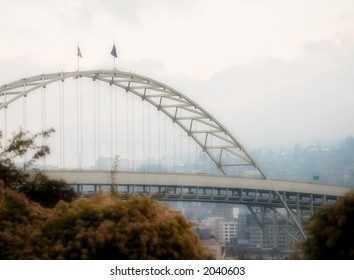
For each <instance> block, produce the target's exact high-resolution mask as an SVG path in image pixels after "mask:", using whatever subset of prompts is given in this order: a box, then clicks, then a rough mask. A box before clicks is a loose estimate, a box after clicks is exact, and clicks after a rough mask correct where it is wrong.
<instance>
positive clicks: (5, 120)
mask: <svg viewBox="0 0 354 280" xmlns="http://www.w3.org/2000/svg"><path fill="white" fill-rule="evenodd" d="M6 101H7V93H6V92H5V95H4V103H6ZM6 146H7V106H5V108H4V147H6Z"/></svg>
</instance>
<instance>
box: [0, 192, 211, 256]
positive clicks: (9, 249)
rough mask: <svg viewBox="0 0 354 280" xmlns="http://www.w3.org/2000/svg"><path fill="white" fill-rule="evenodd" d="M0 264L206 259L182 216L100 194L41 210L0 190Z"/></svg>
mask: <svg viewBox="0 0 354 280" xmlns="http://www.w3.org/2000/svg"><path fill="white" fill-rule="evenodd" d="M0 248H1V251H0V259H94V260H100V259H103V260H107V259H210V258H211V257H212V256H211V254H210V253H208V252H207V251H206V249H205V248H204V247H203V245H202V244H201V243H200V241H199V239H198V237H197V235H196V234H195V233H194V231H193V230H192V226H191V224H190V223H189V222H188V221H187V220H186V219H185V218H184V217H183V216H182V214H181V213H179V212H176V211H172V210H170V209H169V208H168V207H167V206H163V205H160V204H159V203H158V202H156V201H154V200H152V199H150V198H147V197H144V196H134V197H130V198H128V199H127V200H121V199H120V198H119V196H118V195H115V194H113V195H99V196H97V197H93V198H91V199H79V200H76V201H74V202H71V203H66V202H64V201H61V202H59V203H58V204H57V205H56V207H54V208H43V207H41V206H40V205H39V204H35V203H33V202H31V201H29V200H28V199H27V198H26V197H25V196H24V195H23V194H21V193H18V192H17V191H16V190H14V189H12V188H5V187H4V186H0Z"/></svg>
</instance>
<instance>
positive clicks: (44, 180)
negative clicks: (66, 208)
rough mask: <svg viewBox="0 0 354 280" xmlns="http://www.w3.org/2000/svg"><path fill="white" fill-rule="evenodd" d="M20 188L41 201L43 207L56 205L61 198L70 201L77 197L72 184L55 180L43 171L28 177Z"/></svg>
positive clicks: (37, 200)
mask: <svg viewBox="0 0 354 280" xmlns="http://www.w3.org/2000/svg"><path fill="white" fill-rule="evenodd" d="M18 190H19V191H20V192H22V193H24V194H25V195H26V196H27V197H28V198H29V199H30V200H32V201H34V202H38V203H40V204H41V205H42V206H43V207H50V208H51V207H54V206H55V205H57V203H58V202H59V201H60V200H64V201H66V202H70V201H72V200H74V199H75V198H76V194H75V192H74V190H73V188H72V187H71V186H68V185H67V184H66V183H65V181H63V180H53V179H50V178H48V176H46V175H45V174H43V173H41V172H37V173H35V174H34V175H33V176H30V177H28V178H27V180H26V183H25V184H23V185H20V186H19V187H18Z"/></svg>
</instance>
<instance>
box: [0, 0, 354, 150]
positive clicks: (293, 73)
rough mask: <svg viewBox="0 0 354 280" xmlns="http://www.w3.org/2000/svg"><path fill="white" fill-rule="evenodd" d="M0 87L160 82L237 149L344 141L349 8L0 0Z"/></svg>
mask: <svg viewBox="0 0 354 280" xmlns="http://www.w3.org/2000/svg"><path fill="white" fill-rule="evenodd" d="M0 7H1V10H0V24H1V29H0V36H1V45H0V69H1V76H0V85H3V84H5V83H7V82H11V81H14V80H18V79H21V78H24V77H28V76H33V75H37V74H41V73H50V72H59V71H75V70H76V68H77V43H79V46H80V50H81V54H82V58H80V70H92V69H101V68H109V69H111V68H112V67H113V58H112V56H111V50H112V46H113V42H115V45H116V48H117V55H118V58H117V60H116V66H117V67H118V69H119V70H122V71H132V72H135V73H139V74H142V75H145V76H148V77H150V78H153V79H156V80H158V81H160V82H163V83H166V84H168V85H170V86H172V87H174V88H175V89H177V90H178V91H180V92H182V93H183V94H185V95H187V96H188V97H190V98H191V99H193V100H194V101H196V102H197V103H198V104H200V105H201V106H202V107H203V108H204V109H206V110H207V111H208V112H210V113H211V114H212V115H213V116H214V117H215V118H216V119H217V120H219V121H220V122H221V123H222V124H224V125H225V126H226V127H227V128H228V129H229V130H230V131H231V132H232V133H233V134H234V135H235V136H236V138H238V139H239V140H240V141H241V143H243V144H244V145H245V146H246V148H248V149H252V148H257V147H259V146H280V145H285V146H291V145H293V144H294V143H303V144H306V143H316V142H317V141H332V140H336V139H337V140H342V139H344V138H346V137H347V136H349V135H354V125H353V124H354V113H353V106H354V90H353V89H354V2H353V1H350V0H322V1H319V0H306V1H305V0H299V1H281V0H268V1H260V0H250V1H243V0H238V1H234V0H220V1H216V0H203V1H202V0H192V1H187V0H182V1H172V0H144V1H143V0H62V1H54V0H33V1H25V0H12V1H6V0H0Z"/></svg>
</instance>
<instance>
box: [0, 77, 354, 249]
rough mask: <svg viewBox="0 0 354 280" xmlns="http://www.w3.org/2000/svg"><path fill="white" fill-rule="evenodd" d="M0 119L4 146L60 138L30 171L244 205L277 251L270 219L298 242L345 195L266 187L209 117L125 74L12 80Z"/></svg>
mask: <svg viewBox="0 0 354 280" xmlns="http://www.w3.org/2000/svg"><path fill="white" fill-rule="evenodd" d="M50 87H51V89H50ZM118 89H123V90H120V91H118ZM119 98H120V100H119ZM138 101H142V102H141V104H142V105H138V104H137V102H138ZM140 106H141V107H140ZM151 108H155V109H156V110H154V112H152V111H151ZM0 113H1V114H2V119H3V122H2V124H1V125H2V126H3V127H2V129H1V130H2V132H3V138H4V139H3V141H4V143H3V145H6V143H7V140H8V139H9V133H10V131H12V130H15V129H16V127H18V126H21V127H22V128H24V129H28V130H35V131H36V130H37V131H38V130H45V129H47V128H48V127H54V128H55V129H56V130H57V131H58V135H57V137H56V138H55V139H49V140H48V142H43V143H42V144H48V145H49V146H50V147H51V148H52V150H53V155H50V156H49V157H47V158H45V159H44V160H43V162H42V164H41V165H40V166H36V168H37V169H40V170H41V171H43V172H44V173H46V174H47V175H48V176H50V177H51V178H56V179H64V180H65V181H66V182H67V183H68V184H70V185H74V186H76V188H77V191H78V192H80V193H82V194H83V195H84V194H85V187H87V186H93V189H94V190H95V191H97V190H98V189H100V188H102V187H103V186H109V187H112V188H114V189H116V190H117V191H118V192H119V193H121V194H122V195H125V194H129V193H132V194H137V193H143V194H146V195H150V196H152V197H155V198H157V199H159V200H165V201H199V202H219V203H233V204H243V205H246V206H247V207H248V209H249V210H250V212H251V214H252V215H253V216H254V217H255V219H256V221H257V222H258V224H259V226H260V228H261V229H262V231H263V234H264V236H265V237H266V239H267V241H268V242H269V244H270V246H271V247H272V249H273V250H274V251H275V252H277V253H279V248H278V247H277V244H278V242H277V241H276V240H274V238H272V237H271V236H270V234H269V232H268V231H267V230H266V229H267V226H269V222H267V221H266V220H267V219H269V212H271V213H272V217H273V222H272V226H273V227H274V226H276V228H277V229H278V230H280V231H282V232H284V233H286V234H287V235H288V236H289V238H291V239H293V240H301V239H305V238H306V234H305V232H304V230H303V228H302V224H303V221H304V220H306V219H307V218H308V217H309V216H310V215H311V214H312V213H313V211H314V209H316V208H319V207H326V206H328V205H333V204H334V203H335V201H337V200H338V199H340V197H342V196H343V195H344V194H345V193H346V192H348V191H349V190H350V189H349V188H344V187H338V186H328V185H317V184H308V183H300V182H285V181H275V180H268V179H267V178H266V175H265V173H264V172H263V171H262V170H261V168H260V167H259V166H258V164H257V163H256V161H255V160H254V159H253V158H252V156H251V155H250V153H248V151H247V150H246V149H245V147H244V146H243V145H242V144H241V143H240V142H239V141H238V140H237V139H236V137H234V136H233V135H232V133H231V132H230V131H229V130H228V129H226V127H224V126H223V125H222V124H221V123H220V122H218V121H217V120H216V119H215V118H214V117H213V116H212V115H211V114H210V113H208V111H206V110H205V109H203V108H202V107H201V106H199V105H198V104H197V103H196V102H194V101H193V100H191V99H190V98H188V97H187V96H186V95H184V94H182V93H180V92H179V91H177V90H175V89H173V88H172V87H170V86H168V85H166V84H163V83H160V82H158V81H156V80H153V79H151V78H148V77H145V76H141V75H138V74H134V73H130V72H122V71H118V70H93V71H76V72H59V73H52V74H42V75H38V76H33V77H30V78H24V79H21V80H18V81H15V82H11V83H8V84H5V85H3V86H1V87H0ZM154 114H155V115H154ZM121 120H123V121H121ZM168 120H169V121H168ZM45 141H46V140H45ZM186 150H187V152H186ZM202 155H205V156H202ZM201 160H202V162H201ZM23 161H25V158H24V159H23ZM193 161H194V163H193ZM137 162H139V163H137ZM186 166H188V170H187V171H188V172H186V170H185V167H186ZM182 167H183V168H182ZM30 172H33V171H30ZM191 173H194V174H191Z"/></svg>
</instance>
